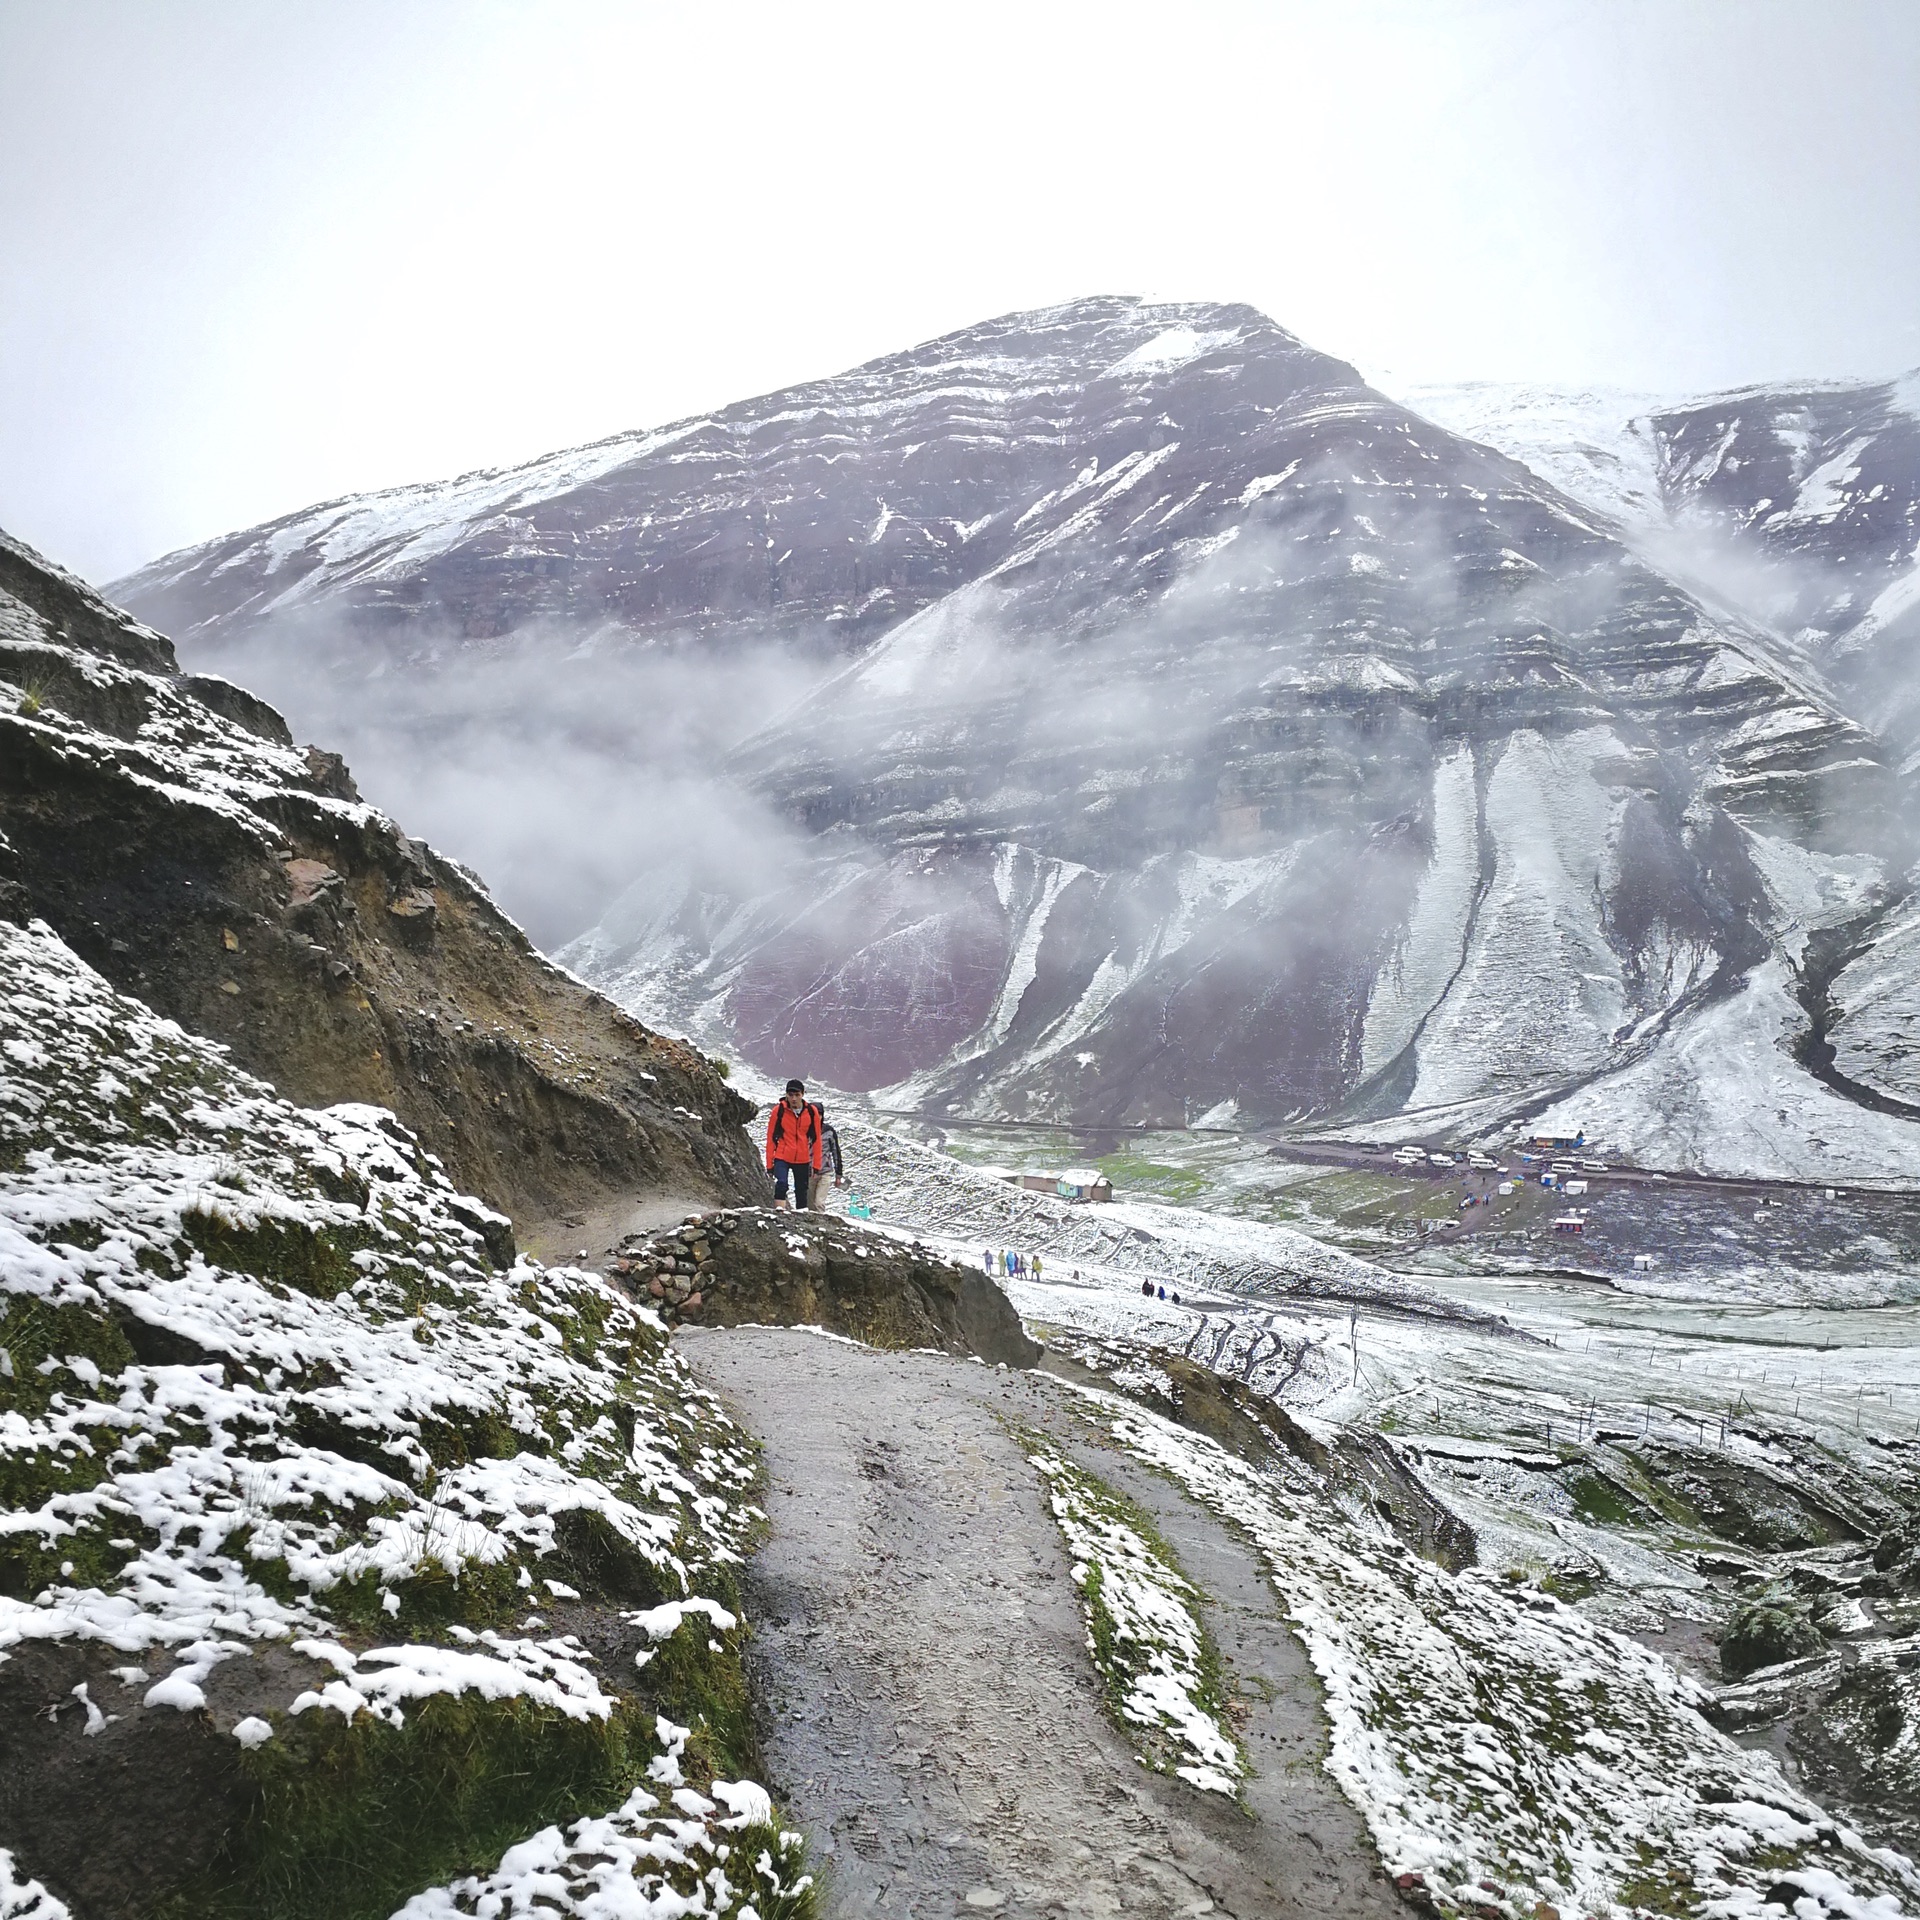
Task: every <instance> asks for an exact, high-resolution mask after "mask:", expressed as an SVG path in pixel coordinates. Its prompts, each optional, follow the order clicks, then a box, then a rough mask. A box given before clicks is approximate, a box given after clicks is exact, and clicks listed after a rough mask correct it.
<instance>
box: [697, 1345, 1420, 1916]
mask: <svg viewBox="0 0 1920 1920" xmlns="http://www.w3.org/2000/svg"><path fill="white" fill-rule="evenodd" d="M681 1337H682V1338H683V1339H684V1340H685V1342H686V1344H687V1348H688V1350H689V1352H690V1354H691V1355H692V1357H693V1359H694V1361H695V1363H696V1365H697V1366H698V1367H699V1368H700V1370H701V1371H702V1372H703V1373H704V1374H705V1375H706V1376H707V1377H708V1378H709V1379H710V1380H711V1381H712V1382H713V1383H714V1385H716V1386H717V1387H718V1388H719V1389H720V1390H721V1391H722V1392H723V1393H724V1394H725V1395H726V1396H727V1397H728V1398H729V1400H730V1401H731V1402H732V1403H733V1405H734V1406H735V1407H736V1408H737V1409H738V1411H739V1412H740V1414H741V1415H742V1417H743V1418H744V1419H745V1420H746V1421H747V1422H748V1424H749V1425H750V1426H751V1427H752V1428H753V1429H754V1430H755V1431H756V1432H757V1433H758V1434H759V1435H760V1436H761V1438H762V1439H763V1441H764V1442H765V1444H766V1456H767V1466H768V1471H769V1477H770V1482H771V1487H770V1497H769V1501H768V1510H769V1512H770V1513H771V1515H772V1520H773V1532H772V1538H771V1541H770V1542H769V1544H768V1545H767V1546H766V1548H765V1549H764V1550H763V1551H762V1552H761V1554H760V1555H759V1556H758V1558H757V1560H756V1562H755V1565H754V1569H753V1575H752V1587H753V1598H754V1605H755V1612H756V1628H757V1639H756V1643H755V1644H756V1652H755V1666H756V1678H757V1682H758V1685H759V1688H760V1692H761V1696H762V1699H763V1702H764V1705H765V1730H766V1746H767V1758H768V1765H769V1771H770V1772H771V1774H772V1779H771V1780H770V1782H769V1784H770V1785H771V1786H773V1787H774V1789H775V1790H776V1791H777V1792H778V1793H779V1794H780V1795H781V1797H782V1800H783V1802H784V1804H785V1805H786V1807H787V1808H788V1809H789V1810H790V1811H791V1812H792V1813H793V1814H794V1815H795V1816H796V1817H797V1818H798V1819H799V1820H801V1821H802V1822H804V1824H805V1825H806V1827H807V1829H808V1832H809V1834H810V1835H811V1837H812V1840H813V1843H814V1848H815V1854H816V1858H817V1860H818V1861H819V1863H820V1865H821V1867H822V1868H823V1869H824V1871H825V1874H826V1877H827V1879H828V1882H829V1886H828V1898H827V1905H826V1910H827V1913H828V1914H829V1916H832V1920H842V1916H854V1915H886V1916H888V1917H889V1920H895V1917H896V1916H897V1917H898V1920H927V1917H928V1916H934V1915H939V1916H946V1915H950V1914H955V1913H999V1914H1003V1915H1022V1916H1024V1915H1034V1916H1039V1915H1068V1916H1075V1920H1078V1917H1079V1916H1101V1915H1109V1914H1122V1913H1141V1914H1154V1915H1164V1916H1175V1915H1185V1914H1203V1913H1209V1912H1215V1911H1218V1912H1223V1913H1226V1914H1230V1915H1234V1916H1243V1917H1244V1920H1267V1917H1268V1916H1282V1917H1285V1916H1294V1915H1299V1916H1306V1915H1313V1916H1316V1920H1325V1916H1328V1915H1334V1914H1337V1915H1339V1916H1341V1920H1370V1917H1372V1916H1380V1917H1381V1920H1385V1916H1393V1917H1394V1920H1404V1914H1405V1911H1406V1910H1405V1909H1404V1908H1403V1907H1402V1906H1401V1905H1400V1904H1399V1902H1398V1900H1397V1899H1396V1897H1395V1895H1394V1894H1393V1891H1392V1889H1391V1887H1390V1886H1388V1884H1387V1883H1386V1882H1385V1880H1384V1879H1383V1878H1382V1877H1381V1875H1380V1872H1379V1868H1378V1866H1377V1863H1376V1862H1375V1859H1374V1856H1373V1853H1372V1849H1371V1846H1370V1844H1369V1842H1368V1840H1367V1837H1366V1833H1365V1829H1364V1828H1363V1827H1362V1825H1361V1822H1360V1820H1359V1818H1358V1816H1357V1815H1356V1814H1355V1813H1354V1812H1353V1810H1352V1808H1351V1807H1350V1806H1349V1805H1348V1804H1347V1802H1346V1801H1345V1800H1344V1799H1342V1798H1341V1796H1340V1795H1339V1793H1338V1791H1337V1790H1336V1789H1335V1788H1334V1786H1333V1784H1332V1782H1331V1781H1330V1780H1329V1779H1328V1778H1327V1776H1326V1775H1325V1773H1324V1772H1323V1771H1321V1769H1320V1767H1319V1765H1318V1764H1317V1763H1318V1759H1319V1756H1320V1754H1321V1753H1322V1752H1323V1751H1324V1732H1323V1723H1322V1720H1321V1716H1320V1712H1319V1706H1318V1696H1317V1689H1316V1688H1315V1686H1314V1683H1313V1679H1312V1675H1311V1672H1310V1670H1309V1669H1308V1667H1307V1664H1306V1660H1305V1657H1304V1655H1303V1654H1302V1653H1301V1651H1300V1649H1299V1646H1298V1644H1297V1643H1296V1642H1295V1641H1294V1639H1293V1638H1292V1636H1291V1635H1290V1634H1289V1633H1288V1632H1287V1631H1286V1629H1285V1627H1284V1625H1283V1624H1282V1623H1281V1621H1280V1619H1279V1617H1278V1615H1277V1613H1276V1612H1275V1610H1274V1608H1273V1604H1272V1601H1271V1598H1270V1592H1269V1589H1268V1588H1267V1585H1266V1583H1265V1581H1264V1580H1263V1578H1262V1576H1261V1574H1260V1570H1259V1568H1258V1566H1257V1564H1256V1563H1255V1562H1254V1560H1253V1558H1252V1556H1251V1554H1250V1553H1249V1552H1248V1551H1247V1550H1246V1548H1244V1547H1243V1546H1242V1545H1241V1544H1240V1543H1239V1542H1238V1541H1237V1540H1235V1539H1234V1538H1233V1537H1232V1536H1230V1535H1229V1534H1228V1533H1227V1532H1226V1530H1225V1529H1224V1528H1222V1527H1221V1526H1219V1524H1218V1523H1217V1522H1215V1521H1214V1520H1213V1519H1212V1517H1211V1516H1210V1515H1208V1514H1206V1513H1204V1512H1202V1511H1201V1510H1199V1509H1197V1508H1195V1507H1193V1506H1191V1505H1190V1504H1188V1503H1187V1502H1186V1501H1185V1500H1184V1499H1183V1498H1182V1497H1181V1496H1180V1495H1179V1494H1177V1493H1176V1492H1174V1491H1173V1490H1172V1489H1171V1488H1169V1487H1166V1486H1164V1485H1163V1484H1162V1483H1161V1482H1160V1481H1159V1480H1158V1479H1157V1478H1156V1477H1155V1476H1153V1475H1151V1474H1149V1473H1146V1472H1144V1471H1140V1470H1138V1469H1134V1468H1132V1467H1131V1466H1130V1465H1129V1464H1128V1463H1127V1462H1126V1461H1124V1460H1122V1459H1120V1458H1119V1457H1118V1456H1116V1455H1115V1454H1113V1453H1112V1452H1110V1451H1106V1450H1103V1449H1102V1447H1101V1446H1100V1443H1099V1441H1098V1440H1097V1438H1096V1437H1095V1436H1094V1435H1093V1434H1092V1432H1091V1430H1090V1429H1088V1428H1087V1427H1086V1425H1085V1423H1084V1422H1082V1421H1080V1420H1079V1419H1078V1418H1077V1417H1076V1416H1073V1415H1071V1414H1070V1412H1069V1410H1068V1396H1067V1394H1066V1391H1065V1389H1063V1388H1062V1387H1061V1386H1060V1384H1059V1383H1058V1382H1056V1381H1053V1380H1051V1379H1049V1378H1048V1377H1047V1376H1045V1375H1038V1374H1021V1373H1011V1374H1009V1373H1004V1372H1001V1371H999V1370H997V1369H989V1368H986V1367H983V1366H981V1365H979V1364H977V1363H964V1362H956V1361H950V1360H943V1359H940V1358H938V1357H937V1356H933V1355H923V1354H890V1353H875V1352H871V1351H868V1350H867V1349H864V1348H857V1347H853V1346H850V1345H843V1344H840V1343H838V1342H833V1341H828V1340H823V1339H820V1338H819V1337H817V1336H814V1335H809V1334H804V1333H797V1332H790V1331H781V1330H775V1329H769V1328H739V1329H736V1330H733V1331H731V1332H725V1333H722V1332H714V1331H700V1332H694V1333H691V1334H685V1335H682V1336H681ZM999 1414H1010V1415H1013V1416H1015V1417H1017V1418H1018V1419H1020V1420H1023V1421H1025V1422H1026V1423H1028V1424H1029V1425H1031V1426H1035V1427H1040V1428H1043V1429H1045V1430H1046V1431H1048V1432H1049V1433H1051V1434H1053V1435H1055V1436H1056V1437H1057V1439H1058V1440H1059V1441H1060V1442H1061V1443H1062V1444H1064V1445H1067V1446H1069V1447H1070V1448H1071V1449H1072V1450H1073V1451H1074V1452H1076V1453H1077V1454H1079V1455H1080V1456H1081V1457H1082V1458H1083V1459H1085V1460H1086V1461H1087V1463H1088V1464H1089V1465H1090V1466H1092V1467H1093V1469H1094V1470H1095V1471H1096V1472H1098V1473H1101V1474H1102V1475H1103V1476H1105V1477H1106V1478H1108V1479H1110V1480H1112V1481H1114V1482H1116V1483H1118V1484H1121V1485H1123V1486H1124V1487H1125V1488H1126V1490H1127V1491H1128V1492H1130V1493H1132V1494H1133V1495H1134V1497H1135V1498H1136V1499H1138V1500H1140V1501H1141V1502H1142V1504H1143V1505H1146V1506H1148V1507H1149V1508H1150V1510H1151V1511H1153V1512H1154V1514H1155V1515H1156V1517H1157V1518H1158V1519H1159V1520H1160V1522H1161V1525H1162V1528H1163V1531H1164V1532H1165V1533H1166V1534H1167V1536H1168V1538H1169V1540H1170V1541H1171V1543H1172V1544H1173V1545H1174V1547H1175V1548H1176V1550H1177V1551H1178V1552H1179V1553H1180V1555H1181V1556H1182V1558H1183V1560H1184V1563H1185V1565H1186V1567H1187V1570H1188V1572H1189V1573H1190V1574H1191V1575H1192V1576H1193V1578H1194V1579H1195V1580H1196V1581H1197V1582H1198V1583H1199V1584H1200V1585H1201V1586H1202V1587H1203V1588H1204V1589H1205V1590H1206V1591H1207V1592H1208V1593H1209V1594H1210V1595H1212V1596H1214V1600H1215V1604H1214V1605H1213V1606H1212V1607H1211V1608H1210V1610H1209V1625H1210V1626H1211V1627H1212V1629H1213V1631H1214V1633H1215V1635H1216V1637H1217V1639H1218V1640H1219V1642H1220V1645H1221V1649H1222V1652H1223V1654H1224V1655H1225V1657H1226V1660H1227V1663H1228V1665H1229V1667H1230V1668H1231V1669H1232V1671H1233V1672H1234V1673H1235V1674H1236V1675H1238V1676H1239V1677H1240V1678H1241V1679H1242V1681H1243V1682H1245V1683H1246V1685H1245V1689H1244V1690H1245V1691H1246V1692H1247V1693H1248V1695H1249V1697H1250V1698H1253V1696H1257V1695H1259V1694H1262V1693H1270V1694H1271V1699H1268V1700H1258V1699H1255V1700H1254V1704H1253V1706H1252V1712H1251V1714H1250V1717H1249V1720H1248V1722H1247V1726H1246V1739H1247V1746H1248V1750H1249V1752H1250V1753H1251V1754H1252V1756H1253V1760H1254V1764H1255V1766H1256V1768H1257V1769H1258V1770H1259V1777H1258V1779H1257V1780H1256V1781H1255V1782H1254V1783H1253V1786H1252V1787H1251V1788H1250V1790H1249V1793H1248V1796H1247V1797H1248V1804H1249V1807H1250V1808H1251V1810H1252V1814H1253V1817H1252V1818H1249V1817H1248V1814H1247V1813H1245V1812H1242V1811H1241V1810H1240V1809H1238V1808H1236V1807H1233V1806H1230V1805H1227V1804H1225V1803H1224V1802H1222V1801H1221V1800H1219V1799H1218V1798H1217V1797H1215V1796H1211V1795H1206V1794H1201V1793H1198V1792H1196V1791H1194V1790H1193V1789H1191V1788H1189V1787H1187V1786H1185V1785H1184V1784H1182V1783H1180V1782H1178V1781H1171V1780H1166V1779H1163V1778H1161V1777H1159V1776H1158V1775H1155V1774H1152V1773H1149V1772H1148V1771H1147V1770H1146V1769H1144V1768H1143V1767H1141V1766H1140V1765H1139V1763H1138V1762H1137V1761H1135V1760H1134V1758H1133V1757H1132V1755H1131V1753H1130V1752H1129V1750H1128V1747H1127V1745H1126V1742H1125V1741H1124V1739H1123V1738H1122V1737H1121V1736H1120V1734H1119V1733H1117V1732H1116V1731H1115V1730H1114V1728H1113V1726H1112V1725H1111V1723H1110V1722H1109V1721H1108V1720H1107V1719H1106V1717H1105V1716H1104V1714H1103V1713H1102V1711H1101V1707H1100V1702H1099V1696H1098V1693H1097V1689H1096V1683H1095V1679H1094V1673H1093V1668H1092V1664H1091V1661H1090V1658H1089V1656H1088V1653H1087V1648H1086V1636H1085V1630H1084V1627H1083V1624H1082V1620H1081V1615H1080V1611H1079V1602H1078V1596H1077V1593H1076V1590H1075V1588H1074V1587H1073V1585H1072V1583H1071V1582H1070V1580H1069V1579H1068V1577H1067V1561H1066V1556H1065V1554H1064V1552H1063V1550H1062V1548H1061V1545H1060V1538H1059V1535H1058V1533H1057V1531H1056V1530H1055V1527H1054V1524H1053V1521H1052V1519H1051V1517H1050V1515H1049V1514H1048V1512H1047V1510H1046V1508H1045V1506H1044V1505H1043V1504H1042V1500H1041V1495H1040V1490H1039V1485H1038V1479H1037V1476H1036V1474H1035V1472H1034V1470H1033V1468H1032V1467H1031V1466H1030V1465H1029V1464H1028V1462H1027V1461H1026V1460H1025V1459H1024V1457H1023V1456H1022V1455H1021V1453H1020V1451H1019V1449H1018V1448H1017V1447H1016V1446H1015V1444H1014V1443H1013V1441H1012V1440H1011V1439H1010V1438H1009V1437H1008V1434H1007V1432H1006V1430H1005V1428H1004V1427H1003V1426H1002V1425H1001V1423H1000V1420H999V1419H998V1418H997V1417H996V1415H999Z"/></svg>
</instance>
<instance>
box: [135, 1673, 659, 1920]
mask: <svg viewBox="0 0 1920 1920" xmlns="http://www.w3.org/2000/svg"><path fill="white" fill-rule="evenodd" d="M654 1750H655V1749H654V1742H653V1739H652V1720H651V1717H650V1716H649V1715H647V1714H646V1713H645V1712H643V1710H642V1709H640V1708H639V1707H638V1706H635V1705H623V1706H622V1707H620V1708H619V1709H617V1710H616V1711H615V1712H614V1714H613V1715H612V1716H611V1717H610V1718H609V1719H607V1720H605V1721H600V1720H587V1721H576V1720H571V1719H568V1718H567V1717H566V1716H565V1715H563V1714H559V1713H555V1712H553V1711H551V1710H548V1709H541V1708H537V1707H533V1706H530V1705H528V1704H527V1703H526V1702H525V1701H517V1700H507V1701H483V1700H481V1699H479V1698H477V1697H476V1696H473V1695H468V1694H461V1695H439V1696H435V1697H433V1698H431V1699H428V1700H424V1701H421V1702H419V1703H417V1704H416V1705H414V1706H413V1707H412V1708H411V1709H410V1710H409V1713H408V1717H407V1721H406V1724H405V1725H404V1726H402V1727H392V1726H389V1725H387V1724H386V1723H385V1722H383V1721H380V1720H377V1719H375V1718H374V1717H373V1716H372V1715H370V1714H364V1713H363V1714H359V1715H357V1716H356V1717H355V1718H354V1719H353V1720H351V1721H348V1720H345V1719H343V1718H342V1717H341V1716H340V1715H339V1714H337V1713H333V1712H327V1711H320V1712H311V1713H306V1714H302V1715H301V1716H300V1717H299V1718H298V1719H290V1720H287V1721H286V1722H284V1723H283V1725H282V1726H281V1728H280V1729H279V1731H278V1737H277V1738H275V1739H273V1740H270V1741H268V1742H267V1743H266V1744H265V1745H264V1746H262V1747H259V1748H257V1749H255V1750H254V1751H252V1752H250V1753H248V1754H246V1755H245V1756H244V1758H243V1760H242V1763H241V1764H242V1766H243V1768H244V1771H245V1773H246V1774H247V1776H248V1781H249V1785H250V1787H251V1789H252V1791H251V1794H250V1795H249V1798H250V1801H251V1805H250V1808H249V1811H248V1813H247V1815H246V1816H245V1818H244V1819H242V1820H241V1821H240V1822H239V1824H238V1825H237V1827H236V1828H235V1829H234V1830H233V1831H231V1832H230V1833H229V1834H228V1836H227V1839H226V1842H225V1844H224V1845H223V1847H222V1848H221V1851H220V1853H219V1855H218V1857H217V1859H216V1861H215V1863H214V1865H213V1867H212V1869H211V1870H210V1871H209V1872H208V1873H207V1874H206V1875H205V1876H204V1877H203V1878H202V1879H201V1881H200V1882H199V1883H197V1884H195V1885H193V1886H190V1887H187V1888H184V1889H182V1890H181V1891H179V1892H178V1893H176V1894H175V1895H173V1896H172V1897H171V1898H170V1899H169V1900H167V1901H166V1902H165V1904H163V1905H162V1906H161V1907H159V1908H158V1909H156V1911H155V1913H154V1915H153V1920H257V1916H260V1915H263V1914H272V1915H274V1916H275V1920H387V1917H388V1916H389V1915H390V1914H392V1913H393V1912H394V1911H395V1910H396V1909H397V1908H398V1907H400V1906H401V1905H403V1904H404V1903H405V1901H406V1900H407V1899H408V1898H409V1896H411V1895H412V1894H414V1893H417V1892H418V1891H419V1890H420V1889H421V1888H422V1887H430V1886H434V1885H437V1884H444V1883H445V1882H447V1881H449V1880H451V1879H454V1878H456V1877H457V1876H459V1875H461V1874H463V1873H471V1872H476V1871H477V1872H485V1871H488V1870H490V1869H491V1868H492V1867H493V1866H494V1865H495V1863H496V1862H497V1861H498V1860H499V1858H500V1856H501V1855H502V1854H503V1853H504V1852H505V1851H506V1850H507V1848H509V1847H511V1846H513V1845H514V1844H515V1843H516V1842H517V1841H520V1840H524V1839H525V1838H526V1837H527V1836H528V1835H529V1834H532V1833H536V1832H538V1831H539V1829H540V1828H542V1827H543V1826H546V1825H548V1824H550V1823H552V1822H556V1821H559V1822H565V1821H569V1820H576V1819H579V1818H580V1817H582V1816H583V1815H585V1814H590V1813H604V1812H606V1811H607V1810H608V1809H609V1808H612V1807H616V1806H618V1805H619V1804H620V1803H621V1802H622V1801H623V1800H624V1799H625V1798H626V1796H627V1795H628V1794H629V1793H630V1792H631V1791H632V1790H633V1788H634V1787H635V1786H636V1785H638V1784H639V1783H640V1781H641V1780H642V1779H643V1778H644V1776H645V1772H646V1767H647V1763H648V1761H649V1760H650V1759H651V1758H652V1756H653V1753H654Z"/></svg>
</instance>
